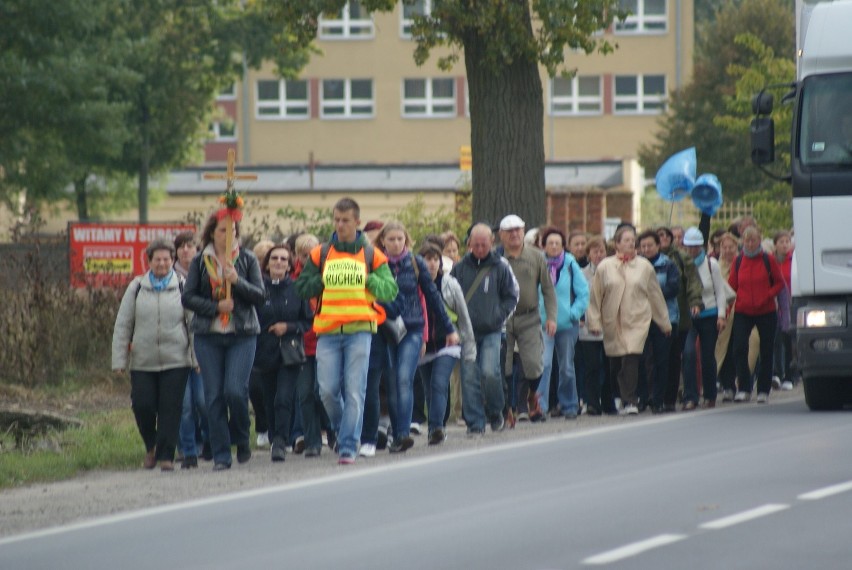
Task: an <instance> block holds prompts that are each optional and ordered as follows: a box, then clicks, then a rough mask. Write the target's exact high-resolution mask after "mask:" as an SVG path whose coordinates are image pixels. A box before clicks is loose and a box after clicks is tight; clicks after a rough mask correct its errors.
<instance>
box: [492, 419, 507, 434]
mask: <svg viewBox="0 0 852 570" xmlns="http://www.w3.org/2000/svg"><path fill="white" fill-rule="evenodd" d="M505 427H506V420H504V419H503V414H500V415H499V416H497V417H496V418H494V419H493V420H491V431H493V432H495V433H497V432H501V431H503V428H505Z"/></svg>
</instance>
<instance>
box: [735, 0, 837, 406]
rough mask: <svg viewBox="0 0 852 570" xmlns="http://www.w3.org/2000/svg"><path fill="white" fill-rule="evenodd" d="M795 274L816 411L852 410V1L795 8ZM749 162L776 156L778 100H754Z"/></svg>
mask: <svg viewBox="0 0 852 570" xmlns="http://www.w3.org/2000/svg"><path fill="white" fill-rule="evenodd" d="M796 9H797V18H796V41H797V54H796V58H797V65H796V67H797V77H796V82H795V84H792V85H793V86H794V92H793V93H790V94H788V96H786V97H785V99H788V98H792V100H793V104H794V111H793V125H792V148H791V172H790V176H789V180H790V182H791V183H792V189H793V226H794V229H795V244H796V247H795V253H794V255H793V269H792V282H791V288H792V296H793V314H794V316H795V319H796V361H797V364H798V369H799V371H800V372H801V374H802V379H803V382H804V389H805V400H806V402H807V405H808V407H809V408H810V409H811V410H828V409H840V408H842V407H843V406H845V405H848V404H852V322H850V320H851V319H852V0H835V1H832V2H804V1H802V0H797V2H796ZM753 107H754V111H755V114H756V115H757V116H756V118H755V119H754V121H752V127H751V134H752V161H753V162H754V163H755V164H757V165H759V166H762V165H763V164H766V163H768V162H772V160H773V159H774V136H773V133H774V130H773V129H774V127H773V125H772V119H771V118H769V114H770V113H771V111H772V100H771V97H767V95H766V93H765V92H761V94H759V95H758V96H756V97H755V100H754V104H753Z"/></svg>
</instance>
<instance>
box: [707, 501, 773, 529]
mask: <svg viewBox="0 0 852 570" xmlns="http://www.w3.org/2000/svg"><path fill="white" fill-rule="evenodd" d="M789 508H790V505H778V504H769V505H763V506H762V507H757V508H756V509H751V510H748V511H743V512H741V513H737V514H735V515H731V516H729V517H724V518H721V519H716V520H715V521H710V522H707V523H704V524H702V525H699V528H706V529H712V530H718V529H720V528H727V527H729V526H734V525H735V524H740V523H744V522H747V521H750V520H752V519H756V518H760V517H765V516H766V515H771V514H773V513H777V512H779V511H783V510H785V509H789Z"/></svg>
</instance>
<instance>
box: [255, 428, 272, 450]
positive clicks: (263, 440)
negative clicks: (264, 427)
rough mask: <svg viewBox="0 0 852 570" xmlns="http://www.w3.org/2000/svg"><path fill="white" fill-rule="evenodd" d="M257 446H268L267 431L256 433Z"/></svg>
mask: <svg viewBox="0 0 852 570" xmlns="http://www.w3.org/2000/svg"><path fill="white" fill-rule="evenodd" d="M257 446H258V447H269V432H268V431H262V432H260V433H259V434H257Z"/></svg>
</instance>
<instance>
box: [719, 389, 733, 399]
mask: <svg viewBox="0 0 852 570" xmlns="http://www.w3.org/2000/svg"><path fill="white" fill-rule="evenodd" d="M722 401H723V402H733V401H734V391H733V390H725V391H724V392H722Z"/></svg>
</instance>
